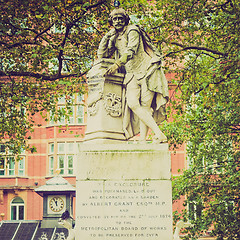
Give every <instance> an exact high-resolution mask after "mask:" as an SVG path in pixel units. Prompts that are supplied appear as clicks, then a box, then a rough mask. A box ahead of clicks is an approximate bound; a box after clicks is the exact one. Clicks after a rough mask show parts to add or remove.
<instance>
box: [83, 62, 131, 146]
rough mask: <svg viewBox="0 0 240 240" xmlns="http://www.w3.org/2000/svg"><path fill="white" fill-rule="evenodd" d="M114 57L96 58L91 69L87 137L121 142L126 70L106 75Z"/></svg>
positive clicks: (89, 139) (108, 141) (122, 136)
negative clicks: (124, 72) (123, 85)
mask: <svg viewBox="0 0 240 240" xmlns="http://www.w3.org/2000/svg"><path fill="white" fill-rule="evenodd" d="M112 63H113V60H111V59H101V60H99V61H97V62H95V64H94V66H93V68H92V69H91V70H90V71H89V73H88V100H87V102H88V120H87V130H86V133H85V141H86V142H91V143H93V142H94V141H95V142H98V143H106V142H107V143H111V142H118V141H120V142H122V141H125V140H126V138H125V136H124V133H123V128H122V125H123V123H122V118H123V112H122V82H123V77H124V75H123V74H120V73H119V74H115V75H114V76H107V77H105V76H104V73H105V72H106V70H107V67H108V66H110V65H111V64H112Z"/></svg>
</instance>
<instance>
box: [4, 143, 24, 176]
mask: <svg viewBox="0 0 240 240" xmlns="http://www.w3.org/2000/svg"><path fill="white" fill-rule="evenodd" d="M3 146H4V144H0V148H1V155H0V162H3V164H2V165H0V176H25V162H26V161H25V159H26V157H25V155H23V154H24V151H22V153H21V155H20V160H19V161H16V157H14V156H13V155H11V152H7V151H6V149H5V148H4V147H3ZM3 149H5V150H4V151H3ZM1 166H3V167H1ZM2 173H3V174H2Z"/></svg>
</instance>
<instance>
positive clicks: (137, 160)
mask: <svg viewBox="0 0 240 240" xmlns="http://www.w3.org/2000/svg"><path fill="white" fill-rule="evenodd" d="M79 149H80V154H79V157H78V161H79V164H78V169H77V199H76V228H75V229H76V239H79V240H80V239H85V240H95V239H96V240H103V239H104V240H110V239H111V240H112V239H120V240H128V239H129V240H130V239H140V240H149V239H151V240H155V239H156V240H157V239H158V240H159V239H161V240H172V190H171V176H170V157H169V152H168V145H167V144H161V145H154V144H145V145H140V144H101V145H95V144H82V145H81V144H80V145H79Z"/></svg>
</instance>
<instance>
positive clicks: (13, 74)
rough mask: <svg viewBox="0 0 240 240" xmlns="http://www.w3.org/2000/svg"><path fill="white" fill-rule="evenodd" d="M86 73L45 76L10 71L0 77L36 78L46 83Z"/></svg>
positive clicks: (1, 72)
mask: <svg viewBox="0 0 240 240" xmlns="http://www.w3.org/2000/svg"><path fill="white" fill-rule="evenodd" d="M86 73H87V71H85V72H83V73H80V74H78V73H75V74H65V75H61V74H55V75H52V76H51V75H45V74H40V73H32V72H14V71H10V72H3V71H0V77H1V76H2V77H3V76H12V77H33V78H37V79H42V80H46V81H55V80H58V79H63V78H71V77H81V76H83V75H85V74H86Z"/></svg>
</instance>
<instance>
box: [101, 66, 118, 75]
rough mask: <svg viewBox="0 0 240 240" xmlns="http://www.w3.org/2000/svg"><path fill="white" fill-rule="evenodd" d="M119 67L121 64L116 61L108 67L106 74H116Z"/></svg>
mask: <svg viewBox="0 0 240 240" xmlns="http://www.w3.org/2000/svg"><path fill="white" fill-rule="evenodd" d="M118 68H119V66H118V65H117V64H116V63H114V64H113V65H112V66H111V67H110V68H108V70H107V71H106V73H105V74H104V76H109V75H112V74H114V73H115V72H116V71H117V70H118Z"/></svg>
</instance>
